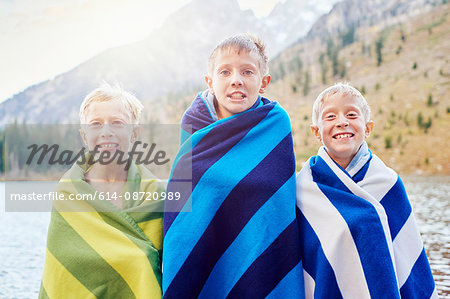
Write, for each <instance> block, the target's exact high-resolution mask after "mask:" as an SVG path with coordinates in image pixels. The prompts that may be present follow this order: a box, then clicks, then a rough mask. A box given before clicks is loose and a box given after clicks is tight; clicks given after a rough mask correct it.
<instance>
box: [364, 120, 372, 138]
mask: <svg viewBox="0 0 450 299" xmlns="http://www.w3.org/2000/svg"><path fill="white" fill-rule="evenodd" d="M373 125H374V123H373V121H372V120H369V121H368V122H367V124H366V130H365V135H366V138H367V137H369V136H370V133H371V132H372V130H373Z"/></svg>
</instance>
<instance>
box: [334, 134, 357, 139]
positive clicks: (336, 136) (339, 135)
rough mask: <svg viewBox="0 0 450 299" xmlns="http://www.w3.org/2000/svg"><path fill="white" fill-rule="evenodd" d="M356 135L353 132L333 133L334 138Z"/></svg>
mask: <svg viewBox="0 0 450 299" xmlns="http://www.w3.org/2000/svg"><path fill="white" fill-rule="evenodd" d="M353 136H355V134H353V133H338V134H335V135H333V139H344V138H351V137H353Z"/></svg>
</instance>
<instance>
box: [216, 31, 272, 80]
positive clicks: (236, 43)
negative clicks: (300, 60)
mask: <svg viewBox="0 0 450 299" xmlns="http://www.w3.org/2000/svg"><path fill="white" fill-rule="evenodd" d="M230 49H235V50H236V51H237V53H238V54H240V53H241V52H242V51H246V52H248V53H256V54H257V55H258V56H259V58H260V59H259V70H260V72H261V75H262V76H265V75H267V74H268V73H269V65H268V63H269V59H268V58H267V54H266V46H265V45H264V43H263V42H262V41H261V39H260V38H258V37H256V36H253V35H251V34H248V33H246V34H240V35H235V36H232V37H229V38H227V39H226V40H224V41H222V42H221V43H220V44H218V45H217V47H216V48H215V49H214V51H212V53H211V55H210V56H209V59H208V75H209V76H212V74H213V72H214V67H215V60H216V56H217V54H218V53H219V52H221V51H224V50H230Z"/></svg>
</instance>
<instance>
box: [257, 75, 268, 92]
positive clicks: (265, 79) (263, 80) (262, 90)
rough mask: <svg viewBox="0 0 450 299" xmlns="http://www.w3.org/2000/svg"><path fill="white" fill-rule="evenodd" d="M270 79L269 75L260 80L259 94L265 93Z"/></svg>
mask: <svg viewBox="0 0 450 299" xmlns="http://www.w3.org/2000/svg"><path fill="white" fill-rule="evenodd" d="M270 79H271V77H270V75H269V74H267V75H265V76H264V77H263V78H262V82H261V88H260V89H259V93H264V91H265V89H266V87H267V85H269V83H270Z"/></svg>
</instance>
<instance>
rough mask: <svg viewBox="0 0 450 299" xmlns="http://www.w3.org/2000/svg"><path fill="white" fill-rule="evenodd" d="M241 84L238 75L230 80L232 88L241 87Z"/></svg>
mask: <svg viewBox="0 0 450 299" xmlns="http://www.w3.org/2000/svg"><path fill="white" fill-rule="evenodd" d="M242 84H243V82H242V78H241V75H240V74H239V73H235V74H234V75H233V77H232V78H231V85H232V86H241V85H242Z"/></svg>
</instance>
